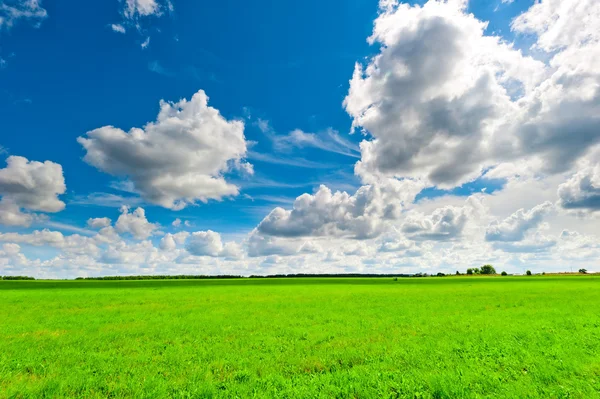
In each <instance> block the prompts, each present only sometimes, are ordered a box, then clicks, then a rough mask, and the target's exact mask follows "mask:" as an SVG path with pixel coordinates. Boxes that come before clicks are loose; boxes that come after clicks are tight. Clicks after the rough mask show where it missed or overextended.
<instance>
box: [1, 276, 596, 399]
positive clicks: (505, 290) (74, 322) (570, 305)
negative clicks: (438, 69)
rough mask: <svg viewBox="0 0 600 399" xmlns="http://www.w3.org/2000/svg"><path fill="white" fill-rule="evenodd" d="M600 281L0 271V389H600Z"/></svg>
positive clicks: (151, 392) (349, 392)
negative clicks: (7, 277)
mask: <svg viewBox="0 0 600 399" xmlns="http://www.w3.org/2000/svg"><path fill="white" fill-rule="evenodd" d="M599 308H600V279H599V278H597V277H589V276H581V277H555V276H545V277H542V276H533V277H487V278H486V277H471V278H468V277H446V278H420V279H418V278H411V279H398V281H394V280H393V279H391V278H385V279H281V280H275V279H268V280H249V279H244V280H215V281H208V280H202V281H197V280H193V281H180V280H179V281H173V280H171V281H69V282H66V281H60V282H41V281H31V282H29V281H4V282H0V397H2V398H5V397H10V398H12V397H14V398H42V397H48V398H50V397H51V398H71V397H89V398H100V397H102V398H103V397H113V398H124V397H140V398H141V397H144V398H167V397H177V398H197V397H223V398H235V397H258V398H263V397H267V398H269V397H271V398H283V397H288V398H312V397H322V398H329V397H340V398H380V397H384V398H395V397H406V398H415V397H416V398H460V397H465V398H476V397H477V398H481V397H489V398H492V397H493V398H497V397H507V398H538V397H539V398H542V397H543V398H547V397H552V398H567V397H569V398H594V397H600V311H599Z"/></svg>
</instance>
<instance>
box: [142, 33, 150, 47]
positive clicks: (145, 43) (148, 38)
mask: <svg viewBox="0 0 600 399" xmlns="http://www.w3.org/2000/svg"><path fill="white" fill-rule="evenodd" d="M149 45H150V36H148V37H147V38H146V40H144V42H143V43H142V44H141V46H142V49H146V48H148V46H149Z"/></svg>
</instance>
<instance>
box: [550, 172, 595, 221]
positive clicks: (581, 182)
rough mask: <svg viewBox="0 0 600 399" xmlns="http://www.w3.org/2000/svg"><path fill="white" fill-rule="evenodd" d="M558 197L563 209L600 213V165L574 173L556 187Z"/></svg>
mask: <svg viewBox="0 0 600 399" xmlns="http://www.w3.org/2000/svg"><path fill="white" fill-rule="evenodd" d="M558 196H559V198H560V205H561V206H562V207H563V208H565V209H574V210H589V211H600V164H596V165H595V166H588V167H586V168H583V169H581V170H579V171H578V172H577V173H575V174H574V175H573V176H572V177H571V178H570V179H569V180H568V181H566V182H565V183H563V184H561V185H560V186H559V187H558Z"/></svg>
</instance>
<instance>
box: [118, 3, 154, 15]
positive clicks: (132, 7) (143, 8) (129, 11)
mask: <svg viewBox="0 0 600 399" xmlns="http://www.w3.org/2000/svg"><path fill="white" fill-rule="evenodd" d="M160 8H161V7H160V5H159V3H158V2H157V0H126V1H125V8H124V10H123V15H125V17H126V18H135V17H139V16H142V17H146V16H149V15H154V14H158V13H159V12H160Z"/></svg>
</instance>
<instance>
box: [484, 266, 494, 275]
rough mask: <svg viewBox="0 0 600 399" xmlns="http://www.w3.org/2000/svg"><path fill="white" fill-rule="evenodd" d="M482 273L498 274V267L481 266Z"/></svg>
mask: <svg viewBox="0 0 600 399" xmlns="http://www.w3.org/2000/svg"><path fill="white" fill-rule="evenodd" d="M481 274H496V269H494V266H492V265H483V266H481Z"/></svg>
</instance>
